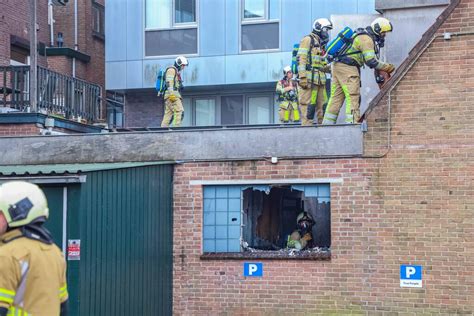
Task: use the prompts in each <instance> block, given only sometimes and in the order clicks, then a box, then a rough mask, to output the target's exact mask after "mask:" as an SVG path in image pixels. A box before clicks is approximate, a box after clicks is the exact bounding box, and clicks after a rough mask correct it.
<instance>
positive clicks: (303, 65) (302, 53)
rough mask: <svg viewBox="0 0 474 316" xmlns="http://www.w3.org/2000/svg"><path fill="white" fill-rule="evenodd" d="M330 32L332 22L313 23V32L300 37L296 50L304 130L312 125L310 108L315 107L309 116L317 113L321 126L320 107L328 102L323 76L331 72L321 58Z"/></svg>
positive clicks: (317, 21) (324, 60) (325, 20)
mask: <svg viewBox="0 0 474 316" xmlns="http://www.w3.org/2000/svg"><path fill="white" fill-rule="evenodd" d="M331 29H332V23H331V21H329V20H328V19H325V18H321V19H317V20H316V21H314V23H313V31H312V32H311V34H309V35H307V36H305V37H303V39H302V40H301V42H300V46H299V49H298V55H297V60H298V99H299V100H298V101H299V104H300V110H301V124H302V125H304V126H308V125H312V124H313V119H312V118H311V114H310V115H309V116H308V107H309V106H312V107H315V109H312V110H310V113H311V112H312V113H314V111H316V114H317V123H318V124H321V122H322V120H323V105H324V104H325V103H326V102H327V93H326V73H329V72H330V67H329V66H328V64H327V61H326V58H324V57H323V56H324V55H325V47H326V44H327V42H328V40H329V32H328V31H329V30H331ZM313 116H314V114H313ZM308 117H309V118H308Z"/></svg>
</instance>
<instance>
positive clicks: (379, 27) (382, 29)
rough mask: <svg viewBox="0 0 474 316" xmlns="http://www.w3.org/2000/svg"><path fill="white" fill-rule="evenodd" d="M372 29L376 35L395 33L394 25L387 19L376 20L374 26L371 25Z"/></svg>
mask: <svg viewBox="0 0 474 316" xmlns="http://www.w3.org/2000/svg"><path fill="white" fill-rule="evenodd" d="M370 28H371V29H372V31H373V32H374V33H375V34H376V35H381V34H382V33H386V32H392V31H393V26H392V23H390V21H389V20H388V19H386V18H376V19H375V20H374V21H373V22H372V24H370Z"/></svg>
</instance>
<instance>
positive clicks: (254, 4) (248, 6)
mask: <svg viewBox="0 0 474 316" xmlns="http://www.w3.org/2000/svg"><path fill="white" fill-rule="evenodd" d="M278 9H279V7H278V3H277V2H276V1H275V0H242V26H241V32H240V33H241V34H240V35H241V51H258V50H269V49H279V48H280V23H279V21H278V19H277V17H278V14H277V13H278Z"/></svg>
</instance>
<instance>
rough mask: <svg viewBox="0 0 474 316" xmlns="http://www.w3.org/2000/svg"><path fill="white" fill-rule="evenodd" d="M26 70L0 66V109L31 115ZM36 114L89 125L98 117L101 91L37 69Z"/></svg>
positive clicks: (28, 71)
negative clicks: (4, 108)
mask: <svg viewBox="0 0 474 316" xmlns="http://www.w3.org/2000/svg"><path fill="white" fill-rule="evenodd" d="M29 77H30V67H29V66H0V106H2V107H6V108H11V109H15V110H18V111H22V112H31V111H32V109H31V104H30V83H29V82H30V80H29ZM37 82H38V89H37V91H38V96H37V100H38V105H37V112H39V113H44V114H48V115H52V116H57V117H64V118H66V119H70V120H75V121H78V122H84V123H92V122H96V121H97V120H99V119H100V118H101V117H100V115H101V87H100V86H98V85H95V84H91V83H89V82H86V81H84V80H80V79H77V78H73V77H70V76H66V75H63V74H60V73H57V72H54V71H51V70H49V69H46V68H42V67H38V81H37Z"/></svg>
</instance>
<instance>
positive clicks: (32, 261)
mask: <svg viewBox="0 0 474 316" xmlns="http://www.w3.org/2000/svg"><path fill="white" fill-rule="evenodd" d="M48 216H49V210H48V205H47V201H46V198H45V196H44V194H43V192H42V191H41V189H40V188H38V187H37V186H36V185H34V184H31V183H28V182H23V181H12V182H7V183H5V184H3V185H2V186H0V316H7V315H12V316H13V315H22V316H26V315H34V316H54V315H66V314H67V301H68V291H67V285H66V262H65V261H64V257H63V255H62V253H61V250H59V248H58V247H57V246H56V245H55V244H54V243H53V240H52V239H51V234H50V233H49V232H48V230H47V229H46V228H45V227H44V226H43V225H44V222H45V221H46V220H47V219H48Z"/></svg>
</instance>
